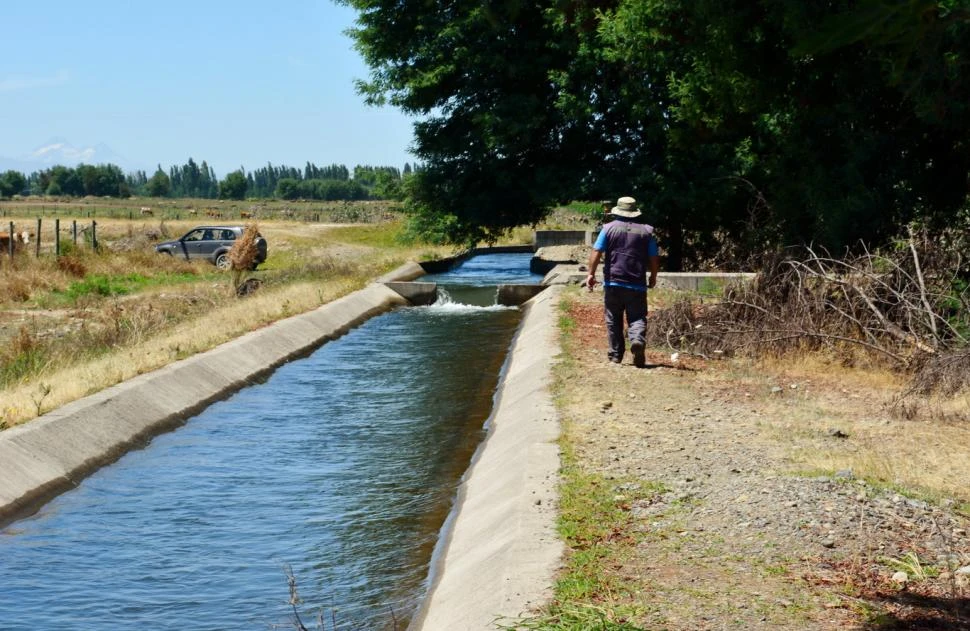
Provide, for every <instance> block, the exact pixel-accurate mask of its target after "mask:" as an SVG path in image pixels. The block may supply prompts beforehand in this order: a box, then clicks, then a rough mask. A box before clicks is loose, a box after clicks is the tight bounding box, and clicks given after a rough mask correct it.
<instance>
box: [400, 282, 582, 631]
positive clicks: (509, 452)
mask: <svg viewBox="0 0 970 631" xmlns="http://www.w3.org/2000/svg"><path fill="white" fill-rule="evenodd" d="M561 292H562V288H561V287H552V288H549V289H548V290H546V291H544V292H542V293H541V294H539V295H538V296H536V297H535V298H533V299H532V300H530V301H529V302H527V303H526V304H525V305H523V309H525V310H526V312H525V315H524V317H523V320H522V323H521V325H520V327H519V331H518V333H517V334H516V337H515V340H514V341H513V344H512V349H511V353H510V356H509V358H508V360H507V363H506V367H505V371H504V373H503V378H502V381H501V383H500V389H499V392H498V395H497V397H496V407H495V409H494V411H493V415H492V418H491V420H490V423H489V428H488V435H487V437H486V440H485V442H484V443H483V445H482V446H481V447H480V448H479V451H478V453H477V454H476V456H475V459H474V461H473V463H472V466H471V467H470V469H469V471H468V472H467V473H466V474H465V479H464V480H463V482H462V484H461V487H460V489H459V497H458V504H457V507H456V510H455V512H454V513H453V515H452V517H451V518H450V519H449V523H448V524H447V525H446V527H445V529H444V533H445V534H444V537H443V539H442V541H441V543H439V546H438V549H437V550H436V552H435V559H434V561H433V563H432V565H433V568H432V576H431V578H432V587H431V589H430V592H429V595H428V597H427V598H426V600H425V602H424V605H423V607H422V609H421V610H420V611H419V612H418V614H417V615H416V616H415V619H414V621H413V622H412V624H411V627H410V628H411V629H413V630H421V631H438V630H441V631H445V630H447V631H454V630H455V629H462V630H464V631H475V630H478V629H497V628H499V627H498V626H497V625H496V622H497V620H499V619H500V618H508V619H511V618H515V617H518V616H520V615H523V614H526V613H528V612H529V611H530V610H532V609H534V608H536V607H539V606H541V605H542V604H544V603H545V602H547V600H548V599H549V598H550V596H551V594H552V591H551V590H552V588H551V586H552V583H553V577H554V574H555V572H556V570H557V569H558V567H559V564H560V560H561V558H562V553H563V545H562V542H561V541H560V540H559V538H558V536H557V534H556V528H555V524H556V516H557V502H558V479H559V475H558V471H559V447H558V445H557V444H556V440H557V438H558V436H559V419H558V416H557V414H556V409H555V406H554V405H553V403H552V397H551V394H550V392H549V383H550V380H551V370H552V365H553V362H554V358H555V356H556V355H557V354H558V350H557V348H558V342H557V338H556V331H557V329H556V314H557V311H556V305H557V304H558V301H559V294H560V293H561Z"/></svg>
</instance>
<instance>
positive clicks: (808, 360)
mask: <svg viewBox="0 0 970 631" xmlns="http://www.w3.org/2000/svg"><path fill="white" fill-rule="evenodd" d="M709 370H710V371H711V378H712V379H715V380H717V381H719V382H721V383H723V384H725V388H727V389H728V391H729V392H730V393H731V396H732V397H735V398H741V399H747V400H751V401H752V404H753V405H756V406H758V408H759V409H760V413H761V417H760V418H761V419H762V422H761V425H762V429H763V430H764V431H765V432H766V433H767V434H768V435H769V436H772V437H773V438H775V439H776V440H777V441H778V442H779V443H781V444H783V445H786V449H787V450H788V453H789V457H790V459H791V463H792V469H793V470H805V471H827V472H833V471H839V470H847V469H849V470H852V472H853V475H855V476H856V477H859V478H864V479H867V480H870V481H872V482H874V483H877V484H881V485H884V486H889V487H895V488H900V489H904V488H905V489H911V490H916V491H919V492H922V493H925V494H926V495H927V497H928V498H934V497H956V498H961V499H963V500H970V494H968V492H967V489H970V469H968V468H967V467H966V462H967V458H968V455H970V454H968V450H970V425H968V424H967V423H965V422H959V421H957V422H955V421H954V420H953V418H954V416H955V415H954V414H953V413H954V412H956V413H957V414H959V415H962V418H967V417H970V395H967V394H963V395H959V396H956V397H949V398H947V399H945V400H944V399H936V400H932V401H931V400H929V399H925V400H924V405H925V406H926V409H925V410H923V411H922V413H921V414H920V416H919V420H907V419H902V418H899V415H898V414H897V413H896V410H895V407H894V403H895V397H896V393H898V392H899V391H900V390H901V388H902V387H903V385H904V383H905V377H904V376H902V375H900V374H898V373H897V372H894V371H891V370H887V369H878V368H869V369H864V368H858V367H855V368H852V367H846V366H845V365H843V364H842V363H841V362H840V361H838V360H837V359H834V358H826V357H824V356H820V355H816V356H807V357H802V358H797V359H796V358H791V357H789V358H785V359H777V358H775V359H765V360H760V361H757V362H754V361H752V362H746V361H743V360H739V359H735V360H732V361H731V362H724V363H721V362H714V363H711V364H709ZM792 385H794V386H795V387H794V388H793V387H792ZM778 388H780V391H779V390H778ZM773 389H774V390H773ZM934 405H935V406H937V407H938V409H939V410H941V412H940V413H937V414H934V413H931V411H930V410H931V409H932V407H931V406H934ZM946 410H948V411H949V412H950V413H951V414H950V415H947V414H946V413H943V411H946ZM834 430H838V431H839V432H841V433H843V434H845V435H846V437H837V436H833V435H832V434H833V431H834Z"/></svg>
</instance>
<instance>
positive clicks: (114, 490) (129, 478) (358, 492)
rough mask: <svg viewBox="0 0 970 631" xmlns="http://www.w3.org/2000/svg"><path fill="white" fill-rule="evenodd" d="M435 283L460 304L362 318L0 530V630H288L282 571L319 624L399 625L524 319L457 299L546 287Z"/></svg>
mask: <svg viewBox="0 0 970 631" xmlns="http://www.w3.org/2000/svg"><path fill="white" fill-rule="evenodd" d="M523 266H524V272H525V273H523ZM422 280H423V279H422ZM430 280H436V281H438V282H439V283H442V284H446V285H448V287H447V288H446V290H447V291H448V293H449V295H450V299H446V300H444V301H442V302H441V304H438V305H434V306H432V307H421V308H404V309H398V310H396V311H394V312H391V313H388V314H384V315H381V316H378V317H376V318H373V319H371V320H369V321H367V322H366V323H365V324H363V325H362V326H360V327H359V328H357V329H355V330H353V331H351V332H350V333H348V334H347V335H345V336H344V337H342V338H340V339H339V340H336V341H333V342H330V343H328V344H326V345H324V346H322V347H321V348H320V349H319V350H317V351H316V352H315V353H313V354H312V355H311V356H309V357H307V358H305V359H301V360H298V361H294V362H291V363H289V364H287V365H285V366H283V367H281V368H280V369H279V370H277V371H276V372H275V373H274V374H273V375H272V376H271V377H269V378H268V379H267V380H266V381H265V382H264V383H261V384H258V385H255V386H253V387H250V388H247V389H245V390H243V391H241V392H239V393H237V394H236V395H234V396H233V397H231V398H230V399H227V400H225V401H222V402H219V403H216V404H214V405H212V406H211V407H209V408H208V409H207V410H205V411H204V412H203V413H202V414H200V415H199V416H197V417H195V418H193V419H191V420H190V421H189V422H188V423H187V424H186V425H185V426H183V427H181V428H179V429H178V430H177V431H175V432H171V433H169V434H164V435H162V436H159V437H157V438H156V439H155V440H153V441H152V443H151V444H150V445H149V446H148V447H147V448H145V449H143V450H140V451H135V452H132V453H129V454H127V455H126V456H124V457H123V458H122V459H121V460H119V461H118V462H117V463H116V464H114V465H112V466H110V467H107V468H105V469H102V470H101V471H99V472H97V473H95V474H94V475H92V476H91V477H89V478H87V479H85V480H84V481H83V482H82V483H81V485H80V486H79V487H78V488H77V489H75V490H73V491H71V492H69V493H66V494H64V495H61V496H59V497H58V498H56V499H55V500H54V501H52V502H51V503H50V504H48V505H47V506H46V507H45V508H44V509H43V510H42V511H41V512H40V513H38V514H37V515H35V516H33V517H31V518H29V519H25V520H21V521H19V522H16V523H14V524H12V525H11V526H9V527H8V528H7V529H5V530H3V531H2V532H0V577H2V586H0V629H4V630H5V631H19V630H27V629H31V630H33V629H57V630H58V631H72V630H89V629H98V630H108V629H119V630H120V629H125V630H127V629H153V630H155V629H173V630H174V629H178V630H180V631H182V630H187V629H200V630H202V629H205V630H215V629H269V628H280V629H288V628H289V629H292V628H294V627H293V624H292V622H291V609H290V607H289V605H288V604H287V601H288V598H289V592H288V588H287V582H286V570H285V568H287V567H289V568H290V569H291V570H292V574H293V576H294V577H295V578H296V583H297V589H298V591H299V595H300V597H301V598H302V599H303V604H302V605H301V606H300V611H301V613H302V614H303V616H304V622H305V623H307V624H308V626H310V627H311V628H313V627H314V626H315V622H314V620H315V615H316V613H317V612H319V611H321V610H323V611H325V615H326V619H327V624H328V626H329V624H330V622H331V621H332V620H333V619H334V618H335V619H336V620H337V621H338V624H345V625H346V626H347V627H348V628H366V629H381V628H392V627H393V626H394V625H395V624H396V626H397V627H398V628H404V626H406V622H407V620H408V619H409V617H410V616H411V615H412V614H413V612H414V610H415V608H416V607H417V605H418V603H419V601H420V598H421V597H422V596H423V595H424V590H425V588H426V580H427V573H428V564H429V561H430V557H431V552H432V550H433V548H434V545H435V542H436V540H437V536H438V531H439V529H440V527H441V525H442V523H443V521H444V519H445V517H446V515H447V512H448V511H449V509H450V507H451V501H452V498H453V496H454V492H455V488H456V485H457V483H458V481H459V478H460V476H461V475H462V473H463V472H464V470H465V468H466V467H467V465H468V462H469V460H470V458H471V455H472V453H473V451H474V450H475V448H476V447H477V445H478V444H479V442H480V440H481V438H482V426H483V423H484V422H485V420H486V419H487V417H488V414H489V412H490V410H491V405H492V398H493V395H494V391H495V386H496V383H497V380H498V376H499V372H500V369H501V365H502V363H503V361H504V359H505V355H506V351H507V350H508V346H509V343H510V341H511V338H512V335H513V334H514V331H515V327H516V326H517V324H518V321H519V311H518V310H517V309H509V308H502V307H497V306H493V305H491V303H490V302H488V301H480V302H483V303H486V304H484V305H480V306H473V305H478V304H479V303H478V302H472V303H468V302H464V301H463V299H461V298H460V296H461V295H462V294H464V293H468V292H471V293H472V294H475V292H477V291H481V292H488V291H491V292H492V295H494V287H488V288H487V289H477V288H483V287H486V286H488V285H493V284H495V283H507V282H537V279H536V277H534V276H531V275H529V274H528V255H489V256H486V257H476V258H475V259H472V260H470V261H468V262H466V263H465V264H464V265H463V266H461V267H460V268H458V269H456V270H454V271H452V272H449V273H447V274H442V275H436V276H435V277H433V278H431V279H430ZM456 296H459V298H456ZM331 616H333V618H332V617H331ZM395 621H396V622H395Z"/></svg>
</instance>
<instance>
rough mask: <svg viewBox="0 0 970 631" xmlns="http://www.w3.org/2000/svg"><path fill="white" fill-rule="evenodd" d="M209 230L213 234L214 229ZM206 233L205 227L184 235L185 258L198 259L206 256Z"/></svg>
mask: <svg viewBox="0 0 970 631" xmlns="http://www.w3.org/2000/svg"><path fill="white" fill-rule="evenodd" d="M208 232H209V233H210V234H211V232H212V231H211V230H209V231H208ZM205 233H206V230H205V229H204V228H197V229H195V230H193V231H191V232H189V233H188V234H186V235H185V236H184V237H182V249H183V250H184V251H185V258H188V259H197V258H201V257H204V256H205V254H204V252H205V247H206V242H205ZM210 238H211V237H210ZM210 243H211V241H210Z"/></svg>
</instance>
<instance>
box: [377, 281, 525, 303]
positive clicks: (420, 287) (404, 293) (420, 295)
mask: <svg viewBox="0 0 970 631" xmlns="http://www.w3.org/2000/svg"><path fill="white" fill-rule="evenodd" d="M384 286H385V287H389V288H390V289H393V290H394V291H396V292H397V293H398V294H400V295H401V297H402V298H404V299H405V300H407V301H408V302H410V303H411V304H412V305H430V304H434V302H435V301H436V300H437V299H438V284H437V283H414V282H410V283H403V282H393V283H384ZM520 302H525V301H524V300H523V301H520ZM516 304H519V303H516Z"/></svg>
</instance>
